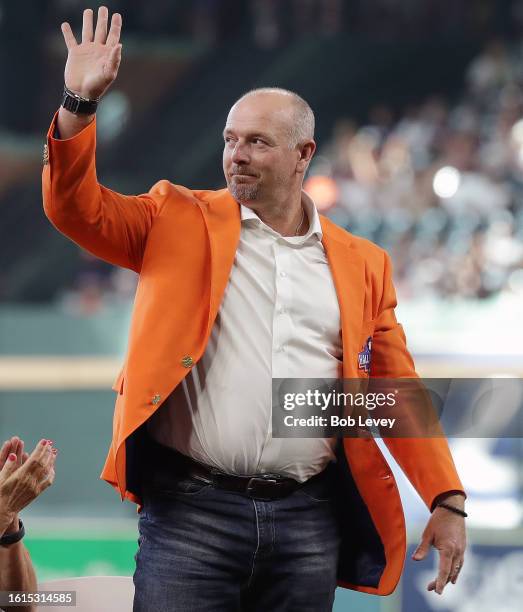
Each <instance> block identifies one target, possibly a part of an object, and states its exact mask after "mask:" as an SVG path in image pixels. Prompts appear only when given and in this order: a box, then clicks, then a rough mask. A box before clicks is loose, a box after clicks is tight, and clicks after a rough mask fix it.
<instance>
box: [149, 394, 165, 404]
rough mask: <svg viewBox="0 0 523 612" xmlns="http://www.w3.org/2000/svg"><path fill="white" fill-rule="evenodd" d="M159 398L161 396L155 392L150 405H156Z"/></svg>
mask: <svg viewBox="0 0 523 612" xmlns="http://www.w3.org/2000/svg"><path fill="white" fill-rule="evenodd" d="M161 399H162V398H161V397H160V395H159V394H158V393H157V394H156V395H154V396H153V398H152V400H151V403H152V405H153V406H156V405H157V404H159V403H160V400H161Z"/></svg>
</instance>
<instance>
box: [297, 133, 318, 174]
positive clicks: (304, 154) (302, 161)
mask: <svg viewBox="0 0 523 612" xmlns="http://www.w3.org/2000/svg"><path fill="white" fill-rule="evenodd" d="M315 151H316V143H315V142H314V140H307V141H306V142H305V143H303V144H300V145H298V153H299V158H298V163H297V164H296V172H298V173H300V174H305V172H306V170H307V168H308V166H309V163H310V161H311V159H312V156H313V155H314V152H315Z"/></svg>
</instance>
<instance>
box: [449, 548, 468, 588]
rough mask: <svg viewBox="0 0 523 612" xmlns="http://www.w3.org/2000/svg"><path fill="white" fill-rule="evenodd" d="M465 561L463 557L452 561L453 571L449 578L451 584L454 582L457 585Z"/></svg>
mask: <svg viewBox="0 0 523 612" xmlns="http://www.w3.org/2000/svg"><path fill="white" fill-rule="evenodd" d="M463 561H464V559H463V556H462V555H458V556H456V557H454V559H453V560H452V570H451V572H450V576H449V579H450V582H452V584H456V581H457V580H458V576H459V573H460V572H461V569H462V568H463Z"/></svg>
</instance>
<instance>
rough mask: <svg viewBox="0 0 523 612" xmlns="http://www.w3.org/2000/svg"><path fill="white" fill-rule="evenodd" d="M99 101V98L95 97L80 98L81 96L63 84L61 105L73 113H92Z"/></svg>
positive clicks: (94, 111)
mask: <svg viewBox="0 0 523 612" xmlns="http://www.w3.org/2000/svg"><path fill="white" fill-rule="evenodd" d="M99 101H100V98H96V99H95V100H89V98H82V96H79V95H78V94H76V93H74V92H72V91H71V90H70V89H69V88H68V87H66V86H65V85H64V96H63V98H62V106H63V107H64V108H65V109H66V110H68V111H70V112H71V113H74V114H75V115H94V113H96V109H97V107H98V102H99Z"/></svg>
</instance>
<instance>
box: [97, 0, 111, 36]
mask: <svg viewBox="0 0 523 612" xmlns="http://www.w3.org/2000/svg"><path fill="white" fill-rule="evenodd" d="M108 19H109V11H108V10H107V7H106V6H101V7H100V8H99V9H98V18H97V20H96V30H95V32H94V42H97V43H102V44H105V40H106V38H107V20H108Z"/></svg>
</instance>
